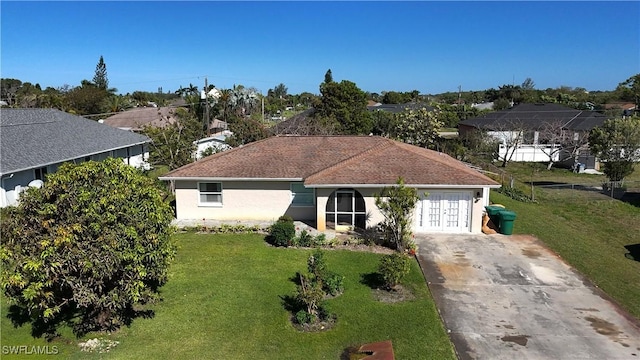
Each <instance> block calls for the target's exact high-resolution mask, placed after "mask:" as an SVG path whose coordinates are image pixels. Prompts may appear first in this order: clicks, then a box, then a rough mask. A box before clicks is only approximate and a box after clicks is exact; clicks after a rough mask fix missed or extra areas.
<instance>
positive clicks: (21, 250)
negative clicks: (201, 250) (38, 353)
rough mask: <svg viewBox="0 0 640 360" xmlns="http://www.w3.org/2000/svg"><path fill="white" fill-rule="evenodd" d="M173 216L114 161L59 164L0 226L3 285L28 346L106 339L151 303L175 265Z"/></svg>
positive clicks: (149, 184) (143, 180)
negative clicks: (51, 339)
mask: <svg viewBox="0 0 640 360" xmlns="http://www.w3.org/2000/svg"><path fill="white" fill-rule="evenodd" d="M172 218H173V212H172V210H171V207H170V206H169V205H168V204H167V203H166V202H164V201H163V192H162V190H161V189H159V188H158V187H156V186H155V185H154V182H153V181H152V180H151V179H149V178H147V177H145V176H144V175H143V174H142V173H141V172H140V171H139V170H137V169H135V168H132V167H130V166H128V165H126V164H124V163H123V162H122V160H118V159H107V160H105V161H103V162H93V161H90V162H85V163H82V164H80V165H74V164H64V165H62V166H61V167H60V168H59V170H58V172H56V173H54V174H50V175H49V176H48V177H47V181H46V182H45V183H44V185H43V186H42V188H40V189H36V188H30V189H28V190H27V191H26V192H24V193H23V194H22V195H21V196H20V202H19V205H18V206H17V207H12V208H9V210H7V211H6V212H5V213H3V216H2V223H1V224H2V247H1V248H0V261H1V265H2V269H1V271H0V284H1V286H2V290H3V292H4V294H5V296H6V297H7V299H8V300H9V301H10V303H11V304H12V305H13V306H12V308H11V309H10V313H14V314H15V315H16V317H15V319H17V318H18V317H20V318H21V319H23V320H22V321H21V323H25V322H30V323H31V325H32V330H33V331H32V333H33V334H34V336H41V335H47V336H50V335H55V334H56V332H57V328H58V327H59V326H60V325H62V324H66V325H69V326H71V327H72V328H73V331H74V333H76V334H77V335H81V334H84V333H86V332H88V331H105V330H108V331H112V330H115V329H117V328H118V327H120V326H121V325H124V324H129V323H130V322H131V320H132V319H133V318H134V317H135V316H136V314H137V313H139V311H141V310H147V309H145V308H142V307H141V306H142V305H145V304H148V303H152V302H153V301H155V300H158V298H159V297H158V290H159V288H160V287H161V286H162V285H163V284H164V283H165V282H166V281H167V268H168V266H169V264H170V262H171V260H172V259H173V258H174V255H175V246H174V244H173V243H172V241H171V238H170V235H171V227H170V222H171V220H172Z"/></svg>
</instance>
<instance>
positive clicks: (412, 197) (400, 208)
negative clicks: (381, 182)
mask: <svg viewBox="0 0 640 360" xmlns="http://www.w3.org/2000/svg"><path fill="white" fill-rule="evenodd" d="M375 199H376V206H377V207H378V209H380V211H381V212H382V215H383V216H384V220H383V221H382V223H381V224H380V225H381V226H382V229H383V231H384V235H385V239H386V240H387V242H389V243H390V244H392V245H394V246H395V247H396V249H397V250H400V251H403V250H405V249H406V248H407V247H409V246H410V245H411V214H412V212H413V209H414V207H415V206H416V203H417V202H418V199H419V198H418V192H417V190H416V189H414V188H410V187H406V186H404V180H403V179H402V178H399V179H398V181H397V186H391V187H385V188H384V189H382V191H381V192H380V194H376V196H375Z"/></svg>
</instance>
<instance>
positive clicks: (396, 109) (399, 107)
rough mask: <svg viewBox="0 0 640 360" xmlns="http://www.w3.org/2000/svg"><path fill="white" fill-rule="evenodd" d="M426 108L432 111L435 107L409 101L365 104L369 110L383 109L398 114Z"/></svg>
mask: <svg viewBox="0 0 640 360" xmlns="http://www.w3.org/2000/svg"><path fill="white" fill-rule="evenodd" d="M423 108H424V109H427V111H433V110H435V108H434V107H433V106H429V105H427V104H424V103H415V102H410V103H406V104H382V103H369V104H367V110H369V111H385V112H389V113H392V114H398V113H401V112H405V111H407V110H420V109H423Z"/></svg>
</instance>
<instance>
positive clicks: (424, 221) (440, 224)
mask: <svg viewBox="0 0 640 360" xmlns="http://www.w3.org/2000/svg"><path fill="white" fill-rule="evenodd" d="M472 198H473V195H472V193H471V192H464V191H455V192H429V194H428V195H427V196H424V195H422V197H421V198H420V201H418V206H417V208H416V227H415V228H416V231H417V232H449V233H460V232H470V231H471V226H470V225H471V224H470V223H471V221H470V219H471V207H472Z"/></svg>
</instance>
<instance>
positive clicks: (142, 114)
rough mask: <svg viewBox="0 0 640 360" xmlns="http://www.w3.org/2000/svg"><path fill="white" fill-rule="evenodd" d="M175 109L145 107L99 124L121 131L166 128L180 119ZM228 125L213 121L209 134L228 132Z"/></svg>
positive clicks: (116, 115) (118, 114)
mask: <svg viewBox="0 0 640 360" xmlns="http://www.w3.org/2000/svg"><path fill="white" fill-rule="evenodd" d="M174 112H175V107H167V106H164V107H144V108H135V109H130V110H127V111H122V112H119V113H117V114H115V115H112V116H109V117H108V118H106V119H104V120H100V121H99V122H101V123H103V124H106V125H109V126H111V127H114V128H118V129H121V130H130V131H134V132H138V133H139V132H142V131H143V129H144V127H145V126H151V127H159V128H162V127H165V126H167V125H169V124H173V123H175V122H176V121H177V120H178V119H177V118H176V116H175V114H174ZM227 127H228V126H227V123H226V122H224V121H222V120H218V119H213V120H211V123H210V124H209V132H210V133H212V134H215V133H219V132H221V131H224V130H227Z"/></svg>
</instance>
